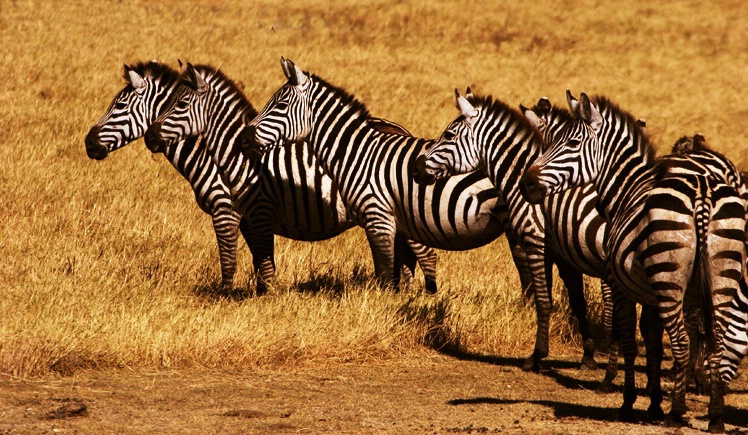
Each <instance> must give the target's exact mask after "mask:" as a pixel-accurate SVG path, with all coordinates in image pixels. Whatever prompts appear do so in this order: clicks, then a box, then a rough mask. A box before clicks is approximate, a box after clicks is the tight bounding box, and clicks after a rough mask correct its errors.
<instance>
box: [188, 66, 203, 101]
mask: <svg viewBox="0 0 748 435" xmlns="http://www.w3.org/2000/svg"><path fill="white" fill-rule="evenodd" d="M187 71H189V76H190V77H191V78H192V80H193V82H192V83H193V84H194V85H195V90H196V91H197V93H198V95H199V94H204V93H205V92H206V91H207V90H208V84H207V83H205V79H203V76H201V75H200V74H198V73H197V71H196V70H195V67H194V66H192V64H191V63H189V62H187Z"/></svg>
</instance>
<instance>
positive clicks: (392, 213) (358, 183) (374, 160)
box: [245, 58, 595, 371]
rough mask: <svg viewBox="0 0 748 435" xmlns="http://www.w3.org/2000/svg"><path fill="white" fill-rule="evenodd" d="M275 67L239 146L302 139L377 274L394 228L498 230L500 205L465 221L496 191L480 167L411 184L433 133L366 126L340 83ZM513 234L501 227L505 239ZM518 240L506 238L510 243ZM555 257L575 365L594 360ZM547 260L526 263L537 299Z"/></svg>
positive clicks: (469, 236)
mask: <svg viewBox="0 0 748 435" xmlns="http://www.w3.org/2000/svg"><path fill="white" fill-rule="evenodd" d="M281 67H282V68H283V72H284V74H285V76H286V78H287V79H288V82H287V83H286V84H285V85H284V86H282V87H281V88H280V89H279V90H278V91H277V92H276V93H275V94H274V95H273V96H272V97H271V98H270V100H269V101H268V103H267V104H266V105H265V108H264V109H263V110H262V112H261V113H260V114H259V115H258V116H257V117H256V118H255V119H254V120H253V121H251V122H250V123H249V127H248V129H249V131H250V132H249V134H248V135H247V138H248V141H247V143H245V146H246V148H247V152H248V153H249V154H253V153H256V152H259V153H262V152H264V151H266V150H267V149H268V148H272V147H273V146H277V144H278V143H280V142H282V141H284V140H290V141H298V140H304V141H307V142H308V143H309V144H310V146H311V147H312V149H313V152H314V153H315V154H316V155H317V156H318V158H319V161H320V165H321V166H322V168H323V169H324V170H325V171H326V172H327V173H328V174H330V176H331V177H332V178H333V179H334V180H335V181H336V182H337V184H338V186H339V187H340V191H341V195H342V196H343V197H344V200H345V202H346V204H347V205H348V206H349V208H350V210H351V211H352V213H353V214H354V218H355V219H357V221H358V222H360V223H361V225H362V226H364V228H365V230H366V233H367V237H368V238H369V241H370V243H371V246H372V249H373V250H375V252H378V255H377V258H376V260H375V268H376V273H377V275H378V276H381V277H384V279H388V277H389V274H391V269H392V266H391V260H389V258H390V257H391V253H390V251H389V250H390V245H391V240H392V238H393V236H394V234H397V233H404V234H405V235H406V236H407V237H409V238H412V239H415V240H417V241H419V242H422V243H423V244H425V245H427V246H432V247H436V248H440V249H449V250H465V249H472V248H476V247H478V246H482V245H485V244H486V243H488V242H490V241H492V240H494V239H495V238H496V237H498V235H499V234H500V231H499V229H500V228H502V229H503V228H505V227H506V223H507V222H508V221H507V218H506V216H507V214H508V210H506V207H504V211H503V212H502V215H503V216H502V221H503V222H502V221H499V220H496V221H495V222H496V224H497V225H496V227H494V228H493V229H490V230H489V229H488V228H487V227H481V226H477V225H475V224H474V223H471V220H474V219H476V218H478V219H480V216H481V214H483V215H484V216H485V219H487V218H491V219H494V218H493V217H492V216H493V214H492V213H491V212H490V208H488V207H486V206H487V205H488V206H493V204H494V201H496V200H497V198H498V197H500V195H498V196H497V193H496V191H495V190H494V188H493V186H492V184H491V182H490V181H489V180H488V179H487V178H486V177H485V175H483V174H482V173H479V172H473V173H469V174H465V175H461V176H457V177H452V178H450V179H449V180H444V181H441V182H438V183H436V184H434V185H431V186H423V185H421V184H418V183H415V182H414V180H413V177H412V173H413V171H414V169H415V165H416V157H417V156H418V155H419V153H420V152H421V150H423V149H425V148H427V147H429V146H430V145H431V144H432V143H433V142H434V141H433V140H427V139H419V138H411V137H402V136H392V135H387V134H380V133H378V132H376V131H373V130H372V128H371V127H370V126H369V125H368V121H367V117H368V115H367V114H368V112H367V109H366V107H365V106H364V105H363V104H362V103H361V102H360V101H358V100H357V99H356V98H355V97H353V96H352V95H350V94H349V93H347V92H346V91H345V90H343V89H341V88H338V87H336V86H333V85H331V84H330V83H328V82H326V81H325V80H323V79H321V78H319V77H317V76H316V75H309V74H308V73H306V72H303V71H302V70H301V69H299V68H298V67H297V66H296V65H295V64H294V63H293V62H291V61H290V60H286V59H284V58H281ZM487 199H490V200H491V203H490V204H489V203H486V202H485V201H486V200H487ZM479 210H483V211H480V212H479ZM478 213H481V214H478ZM513 234H514V233H513V232H507V236H508V238H510V236H513ZM517 242H518V239H514V238H513V237H512V238H510V243H515V244H518V243H517ZM558 260H559V262H558V266H559V271H560V275H561V277H562V279H564V282H565V283H566V286H567V288H568V289H569V295H570V297H569V300H570V305H572V310H573V311H574V313H575V316H576V317H577V319H578V320H579V324H580V330H581V332H582V336H583V339H584V351H585V352H584V356H583V360H582V361H583V365H584V366H589V367H594V366H595V361H594V340H592V338H591V334H590V331H589V326H588V325H587V320H586V306H585V301H584V294H583V285H582V275H581V273H579V272H578V271H576V270H575V269H573V268H571V267H567V265H566V263H565V262H563V261H562V260H563V259H562V258H558ZM551 265H552V263H551V262H548V263H547V264H543V265H541V266H540V267H538V266H536V267H535V270H533V269H532V268H530V270H531V271H532V279H533V290H534V293H535V298H536V300H538V299H543V297H544V296H543V295H546V294H548V291H549V290H548V289H547V288H546V287H548V286H550V281H549V280H546V273H547V272H548V270H547V268H550V267H551ZM570 281H571V283H572V284H571V285H570ZM546 299H547V297H546ZM575 305H579V306H581V308H580V307H579V306H578V307H576V308H575ZM582 309H584V311H583V310H582ZM549 311H550V309H548V310H546V311H544V312H541V311H540V310H539V311H538V313H539V314H538V317H539V321H538V334H537V337H538V338H537V342H536V349H537V350H536V352H534V353H533V355H532V356H531V357H530V358H528V360H527V361H526V362H525V364H524V365H523V367H524V368H525V369H526V370H536V371H537V370H539V368H540V367H539V365H540V360H541V359H542V358H544V357H545V356H547V354H548V318H549V314H550V313H549Z"/></svg>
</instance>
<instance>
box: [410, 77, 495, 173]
mask: <svg viewBox="0 0 748 435" xmlns="http://www.w3.org/2000/svg"><path fill="white" fill-rule="evenodd" d="M472 96H473V94H472V93H471V92H470V88H468V89H467V93H466V96H465V97H463V96H462V95H460V92H459V91H458V90H457V89H455V98H456V100H457V107H458V108H459V109H460V112H461V113H462V114H461V115H460V116H459V117H458V118H457V119H455V120H454V121H452V123H450V124H449V125H448V126H447V128H446V129H445V130H444V132H443V133H442V134H441V136H440V137H439V139H438V140H437V141H436V142H434V143H433V144H431V145H430V146H427V147H426V148H425V149H424V151H423V152H422V154H421V155H420V156H418V158H417V159H416V167H415V174H414V177H415V180H416V182H418V183H420V184H433V183H435V182H436V180H439V179H441V178H445V177H449V176H451V175H457V174H465V173H468V172H472V171H475V170H478V169H480V167H481V159H480V157H479V146H478V142H477V141H476V138H475V132H474V131H475V126H476V124H477V122H478V120H479V118H480V109H478V108H476V107H474V106H473V104H472V103H471V102H470V101H469V99H471V98H472Z"/></svg>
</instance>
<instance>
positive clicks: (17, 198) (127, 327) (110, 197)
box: [0, 0, 748, 376]
mask: <svg viewBox="0 0 748 435" xmlns="http://www.w3.org/2000/svg"><path fill="white" fill-rule="evenodd" d="M202 3H206V4H202ZM237 3H238V4H237ZM507 3H508V2H495V3H492V4H486V2H472V3H471V2H430V1H425V0H415V1H412V2H404V1H378V2H371V3H368V4H365V5H364V4H360V2H356V1H338V2H334V3H332V2H322V1H311V2H310V1H304V2H301V1H288V2H275V1H264V2H263V1H253V2H228V1H225V2H222V1H215V2H192V1H168V0H164V1H154V0H149V1H120V2H114V1H106V2H94V1H90V2H88V1H77V2H75V1H71V2H44V1H23V0H19V1H3V2H0V44H1V45H2V50H0V108H2V111H0V132H2V142H1V145H0V194H1V195H2V200H0V288H2V291H1V293H0V373H4V374H9V375H12V376H30V375H35V374H43V373H47V372H50V371H57V372H61V373H70V372H74V371H75V370H76V369H78V368H80V367H132V368H138V367H162V366H169V367H180V366H195V365H199V366H207V367H228V366H247V365H268V364H284V363H289V364H300V363H305V362H312V363H323V362H324V361H328V360H334V361H348V360H364V359H370V358H389V357H396V356H398V355H401V354H403V353H411V352H426V351H428V350H427V349H430V348H442V349H451V350H455V349H457V350H461V351H466V352H478V353H487V354H492V355H513V356H526V355H529V353H530V352H531V346H532V342H533V340H534V334H533V332H532V331H534V311H533V310H532V309H531V308H528V307H525V306H524V305H522V304H521V303H520V302H519V291H518V287H519V284H518V279H517V278H516V273H515V271H514V268H513V266H512V265H511V262H510V260H509V255H508V254H509V253H508V250H507V248H506V244H505V242H504V241H503V240H499V241H497V242H495V243H493V244H491V245H489V246H488V247H485V248H483V249H479V250H475V251H471V252H466V253H440V269H439V284H440V289H441V290H440V292H439V294H438V295H437V296H434V297H431V296H425V295H422V294H421V291H420V287H419V285H417V286H416V287H415V288H413V289H410V290H407V291H405V292H403V293H400V294H393V293H388V292H382V291H379V290H376V289H374V288H373V286H372V284H371V283H370V282H369V281H368V278H369V277H370V275H371V270H372V266H371V260H370V256H369V253H368V247H367V245H366V243H365V239H364V237H363V234H362V233H361V232H360V231H359V230H353V231H351V232H350V233H346V234H345V235H343V236H341V237H339V238H337V239H334V240H331V241H328V242H323V243H316V244H309V243H298V242H293V241H288V240H281V239H279V240H278V241H277V247H276V252H277V258H276V260H277V264H278V269H279V273H278V278H279V283H280V284H279V286H278V288H276V289H274V290H273V291H272V292H271V294H270V295H268V296H267V297H263V298H258V299H241V298H239V299H230V298H229V299H225V298H224V299H221V298H216V297H215V295H214V294H213V293H212V291H211V289H212V288H213V286H215V284H216V283H217V282H218V281H219V269H218V262H217V252H216V246H215V240H214V236H213V233H212V229H211V227H210V220H209V219H208V218H207V216H205V215H203V214H202V213H201V212H200V211H199V210H198V209H197V207H196V206H195V204H194V200H193V198H192V193H191V192H190V190H189V187H188V186H187V185H186V183H185V182H184V181H183V180H182V179H181V178H180V177H179V176H178V175H177V174H176V173H175V172H174V171H173V169H172V168H171V166H170V165H169V164H168V163H167V162H165V161H164V160H163V158H162V157H158V158H153V157H151V155H150V154H149V153H148V152H147V151H146V150H145V149H144V147H143V145H142V142H140V141H139V142H136V143H134V144H132V145H131V146H129V147H128V148H126V149H124V150H122V151H118V152H117V153H115V154H113V155H111V156H110V157H109V158H108V159H107V160H106V161H103V162H94V161H90V160H89V159H88V158H87V157H86V155H85V152H84V147H83V138H84V136H85V134H86V132H87V130H88V128H89V127H90V126H91V125H92V124H93V123H94V122H95V121H96V120H97V119H98V117H99V116H100V115H101V114H102V113H103V112H104V110H105V109H106V107H107V105H108V104H109V101H110V99H111V98H112V96H113V95H114V94H115V93H116V92H117V91H118V90H119V89H120V88H121V87H122V83H123V82H122V79H121V78H120V76H121V73H122V71H121V65H122V63H125V62H134V61H138V60H147V59H152V58H157V59H159V60H161V61H162V62H170V63H172V64H175V63H176V59H177V58H181V59H183V60H189V61H192V62H199V63H212V64H214V65H217V66H220V67H221V68H222V69H223V70H224V71H225V72H226V74H228V75H229V76H230V77H232V78H234V79H236V80H239V81H241V82H243V83H244V84H245V86H246V94H247V96H248V97H249V99H250V101H252V102H253V103H254V104H255V106H257V107H258V108H259V107H261V106H262V105H263V104H264V99H266V98H267V97H268V96H269V95H271V93H272V92H273V91H274V90H275V89H276V88H277V87H278V86H280V85H281V84H282V82H283V80H282V78H283V76H282V75H281V71H280V68H279V67H278V58H279V57H280V56H281V55H284V56H286V57H289V58H291V59H293V60H294V61H295V62H296V63H297V64H298V65H300V66H301V67H303V68H305V69H309V70H311V71H313V72H315V73H317V74H319V75H321V76H322V77H325V78H326V79H327V80H329V81H330V82H332V83H336V84H338V85H340V86H343V87H345V88H346V89H348V90H349V91H351V92H352V93H354V94H355V95H357V96H358V97H359V98H360V99H361V100H362V101H364V102H365V103H366V104H367V106H368V107H369V109H370V110H371V112H372V113H373V114H374V115H376V116H382V117H385V118H388V119H391V120H394V121H396V122H399V123H401V124H403V125H405V126H406V127H407V128H408V129H410V130H411V131H412V132H413V133H414V134H416V135H419V136H425V137H434V136H436V135H437V134H439V132H440V130H441V129H442V128H443V127H444V126H445V125H446V124H447V123H448V122H449V121H450V120H452V119H453V118H454V117H455V116H456V115H457V112H456V110H455V109H454V107H453V93H452V89H453V88H454V87H456V86H459V87H464V86H466V85H471V86H473V89H474V90H475V91H476V92H478V93H492V94H494V95H495V96H497V97H499V98H501V99H502V100H505V101H508V102H518V101H521V102H523V103H525V104H532V103H533V102H535V101H536V100H537V98H538V97H540V96H542V95H546V96H548V97H550V98H551V100H552V101H554V102H559V103H560V102H562V100H563V95H564V94H563V93H564V90H565V89H566V88H571V89H572V90H574V91H575V92H579V91H582V90H584V91H587V92H590V93H593V94H594V93H600V94H605V95H607V96H609V97H611V98H613V99H614V100H615V101H617V102H618V103H620V104H621V105H622V106H623V107H626V108H628V109H629V110H630V111H631V112H632V113H634V114H635V115H636V116H637V117H643V118H646V119H647V122H648V131H649V132H650V134H651V135H652V137H653V139H654V141H655V142H656V143H658V144H660V146H661V147H662V148H666V147H669V146H670V144H672V142H673V141H674V140H675V139H676V138H677V137H679V136H680V135H683V134H693V133H695V132H697V131H698V132H702V133H703V134H704V135H705V136H706V138H707V140H708V141H709V142H710V143H711V145H712V146H714V147H715V148H717V149H720V150H722V151H724V152H726V153H727V154H728V155H730V156H731V157H733V158H734V159H735V160H736V162H737V163H738V164H740V165H745V164H746V163H747V162H746V156H745V151H746V149H747V148H746V146H745V145H744V144H743V140H744V137H745V127H744V125H745V124H744V122H743V121H744V119H745V118H746V115H748V109H746V107H747V106H746V104H745V102H744V101H745V89H748V87H747V86H746V84H748V83H747V82H748V74H745V67H746V65H748V54H747V52H746V50H745V44H746V42H747V41H748V24H747V23H748V8H745V7H743V4H742V2H739V1H727V2H725V1H719V2H717V1H713V2H703V1H682V2H677V1H663V2H654V3H653V2H649V3H646V2H637V1H624V2H616V3H615V5H612V4H611V5H608V4H606V3H599V2H593V1H579V2H565V3H564V4H557V3H556V2H552V1H549V0H542V1H539V2H515V3H512V4H507ZM239 261H240V271H239V275H238V281H237V282H239V283H241V284H242V285H246V284H245V283H248V282H250V280H251V276H250V275H249V273H250V272H249V268H250V264H251V263H250V257H249V253H248V251H247V249H246V247H242V248H241V250H240V253H239ZM419 279H420V276H419ZM559 290H560V289H559V288H556V294H557V295H559V294H561V293H562V292H560V291H559ZM595 291H596V290H595V287H593V289H592V290H590V293H591V294H595ZM557 297H558V296H557ZM558 306H559V309H558V310H557V312H556V313H555V314H554V318H553V324H552V328H553V331H552V336H553V337H554V342H553V344H552V352H556V353H558V352H576V351H577V350H576V349H577V348H578V347H577V343H574V341H573V340H574V338H573V337H574V335H573V334H572V333H570V327H569V326H568V322H567V319H566V310H565V308H564V303H563V302H561V303H559V304H558Z"/></svg>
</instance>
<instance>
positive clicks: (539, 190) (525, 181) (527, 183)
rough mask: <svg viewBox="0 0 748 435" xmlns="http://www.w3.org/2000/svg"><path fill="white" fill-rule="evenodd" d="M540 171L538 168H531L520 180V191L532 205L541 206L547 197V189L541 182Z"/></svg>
mask: <svg viewBox="0 0 748 435" xmlns="http://www.w3.org/2000/svg"><path fill="white" fill-rule="evenodd" d="M539 175H540V169H538V167H537V166H534V165H533V166H530V168H529V169H528V170H527V171H525V173H524V174H523V175H522V178H520V180H519V191H520V192H521V193H522V197H523V198H525V200H526V201H528V202H530V203H532V204H539V203H541V202H542V201H543V198H545V195H546V188H545V186H543V185H542V184H541V183H540V180H539Z"/></svg>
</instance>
